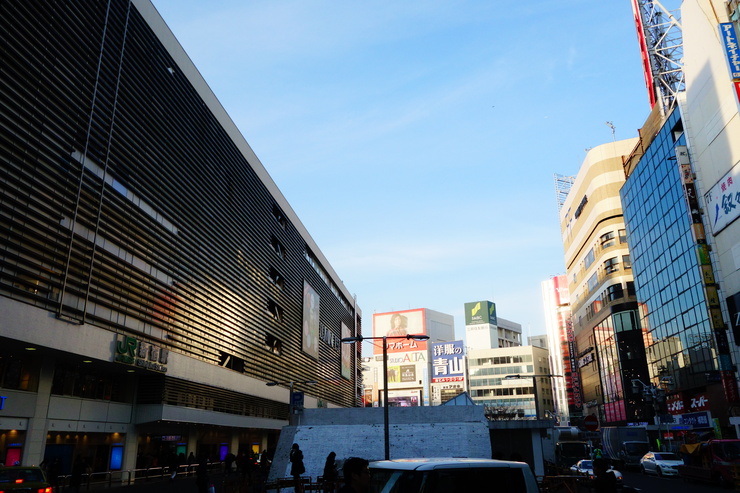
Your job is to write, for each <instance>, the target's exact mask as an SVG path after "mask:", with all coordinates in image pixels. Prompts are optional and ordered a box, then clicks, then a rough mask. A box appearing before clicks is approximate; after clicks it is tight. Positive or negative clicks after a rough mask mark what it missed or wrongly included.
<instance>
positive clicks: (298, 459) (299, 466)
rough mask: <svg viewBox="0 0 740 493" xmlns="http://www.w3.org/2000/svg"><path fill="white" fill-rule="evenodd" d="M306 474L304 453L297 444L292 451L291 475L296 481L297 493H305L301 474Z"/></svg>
mask: <svg viewBox="0 0 740 493" xmlns="http://www.w3.org/2000/svg"><path fill="white" fill-rule="evenodd" d="M304 472H306V466H304V465H303V452H301V448H300V447H299V446H298V444H297V443H294V444H293V447H292V448H291V449H290V475H291V476H293V480H294V481H295V491H296V493H303V484H302V483H301V474H303V473H304Z"/></svg>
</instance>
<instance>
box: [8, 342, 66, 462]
mask: <svg viewBox="0 0 740 493" xmlns="http://www.w3.org/2000/svg"><path fill="white" fill-rule="evenodd" d="M54 365H55V359H54V357H53V356H48V357H44V358H43V360H42V362H41V368H40V369H39V387H38V390H37V392H36V407H35V409H34V411H33V417H31V418H29V419H28V429H27V430H26V443H25V444H24V446H23V459H22V462H23V464H24V465H32V464H33V465H39V464H41V461H43V460H44V453H45V451H46V433H47V431H48V429H47V426H48V424H47V420H46V416H47V415H48V411H49V399H50V398H51V384H52V382H53V380H54ZM8 465H12V464H8Z"/></svg>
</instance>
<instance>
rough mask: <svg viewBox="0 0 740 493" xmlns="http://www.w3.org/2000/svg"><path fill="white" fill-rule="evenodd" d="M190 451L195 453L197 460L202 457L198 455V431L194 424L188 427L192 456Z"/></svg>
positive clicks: (189, 446) (189, 448)
mask: <svg viewBox="0 0 740 493" xmlns="http://www.w3.org/2000/svg"><path fill="white" fill-rule="evenodd" d="M190 452H192V453H193V455H195V458H196V460H197V459H200V457H198V433H197V431H196V429H195V427H193V426H190V427H189V428H188V453H187V455H188V456H190Z"/></svg>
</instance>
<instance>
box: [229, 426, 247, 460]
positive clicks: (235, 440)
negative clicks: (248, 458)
mask: <svg viewBox="0 0 740 493" xmlns="http://www.w3.org/2000/svg"><path fill="white" fill-rule="evenodd" d="M250 446H251V445H250ZM229 452H231V453H232V454H234V455H237V454H238V453H239V431H232V432H231V444H230V445H229Z"/></svg>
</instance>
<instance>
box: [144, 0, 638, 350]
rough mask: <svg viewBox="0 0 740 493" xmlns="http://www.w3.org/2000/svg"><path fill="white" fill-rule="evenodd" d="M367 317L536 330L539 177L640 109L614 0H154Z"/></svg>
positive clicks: (551, 192)
mask: <svg viewBox="0 0 740 493" xmlns="http://www.w3.org/2000/svg"><path fill="white" fill-rule="evenodd" d="M153 3H154V5H155V6H156V7H157V9H158V10H159V12H160V14H161V15H162V17H163V18H164V20H165V21H166V22H167V24H168V25H169V27H170V29H171V30H172V31H173V32H174V34H175V36H176V37H177V38H178V40H179V41H180V43H181V44H182V45H183V47H184V48H185V51H186V52H187V53H188V54H189V55H190V57H191V59H192V60H193V62H194V63H195V65H196V66H197V67H198V69H199V70H200V72H201V73H202V75H203V77H204V78H205V80H206V81H207V83H208V84H209V85H210V87H211V89H212V90H213V91H214V93H215V94H216V96H217V97H218V98H219V100H220V101H221V103H222V104H223V106H224V107H225V109H226V111H227V112H228V113H229V114H230V115H231V118H232V119H233V120H234V122H235V123H236V125H237V126H238V127H239V129H240V130H241V132H242V133H243V135H244V136H245V138H246V139H247V141H248V142H249V144H250V145H251V146H252V148H253V149H254V151H255V153H256V154H257V156H258V157H259V158H260V160H261V161H262V163H263V164H264V166H265V168H266V169H267V171H268V172H269V173H270V175H271V176H272V177H273V179H274V180H275V182H276V183H277V185H278V187H279V188H280V189H281V191H282V192H283V194H284V195H285V197H286V198H287V200H288V201H289V202H290V204H291V205H292V206H293V209H294V210H295V211H296V213H297V214H298V216H299V217H300V219H301V221H302V222H303V223H304V225H305V226H306V228H307V229H308V231H309V232H310V233H311V235H312V236H313V238H314V240H315V241H316V242H317V244H318V245H319V247H320V248H321V250H322V251H323V253H324V254H325V255H326V257H327V258H328V259H329V261H330V263H331V264H332V266H333V267H334V269H335V270H336V272H337V273H338V274H339V276H340V278H341V279H342V280H343V281H344V283H345V285H346V286H347V288H348V289H349V290H350V292H352V293H355V294H356V295H357V299H358V304H359V305H360V307H361V309H362V311H363V325H364V332H365V334H369V331H370V329H371V327H372V314H373V313H376V312H377V313H381V312H388V311H394V310H406V309H411V308H429V309H432V310H437V311H440V312H443V313H448V314H451V315H454V316H455V328H456V334H457V335H458V337H462V336H463V335H464V318H463V305H464V303H465V302H469V301H478V300H491V301H493V302H495V303H496V307H497V312H498V315H499V316H500V317H503V318H505V319H508V320H511V321H514V322H518V323H520V324H522V326H523V330H524V334H525V336H527V335H536V334H543V333H544V332H545V326H544V314H543V309H542V297H541V288H540V283H541V281H543V280H545V279H547V278H549V277H551V276H553V275H556V274H560V273H564V272H565V266H564V262H563V246H562V242H561V239H560V229H559V224H558V213H557V206H556V199H555V187H554V181H553V175H554V173H560V174H567V175H575V174H576V173H577V172H578V168H579V166H580V164H581V162H582V161H583V159H584V157H585V149H587V148H591V147H594V146H597V145H599V144H603V143H606V142H609V141H611V140H612V131H611V129H610V128H609V127H608V126H607V125H606V123H605V122H606V121H611V122H613V124H614V126H615V127H616V138H617V139H626V138H631V137H635V136H636V135H637V129H638V128H639V127H640V126H641V125H642V123H643V122H644V120H645V118H646V117H647V115H648V112H649V105H648V99H647V92H646V90H645V87H644V79H643V75H642V69H641V64H640V55H639V50H638V44H637V39H636V34H635V26H634V23H633V20H632V19H633V15H632V9H631V7H630V2H629V1H628V0H602V1H593V0H557V1H550V0H543V1H522V0H512V1H509V0H486V1H435V0H425V1H416V0H408V1H406V0H400V1H399V0H393V1H386V0H377V1H373V2H367V1H366V2H356V1H333V2H330V1H323V0H315V1H310V2H309V1H306V0H301V1H290V0H285V1H283V0H257V1H251V0H209V1H208V2H203V1H202V0H153Z"/></svg>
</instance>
